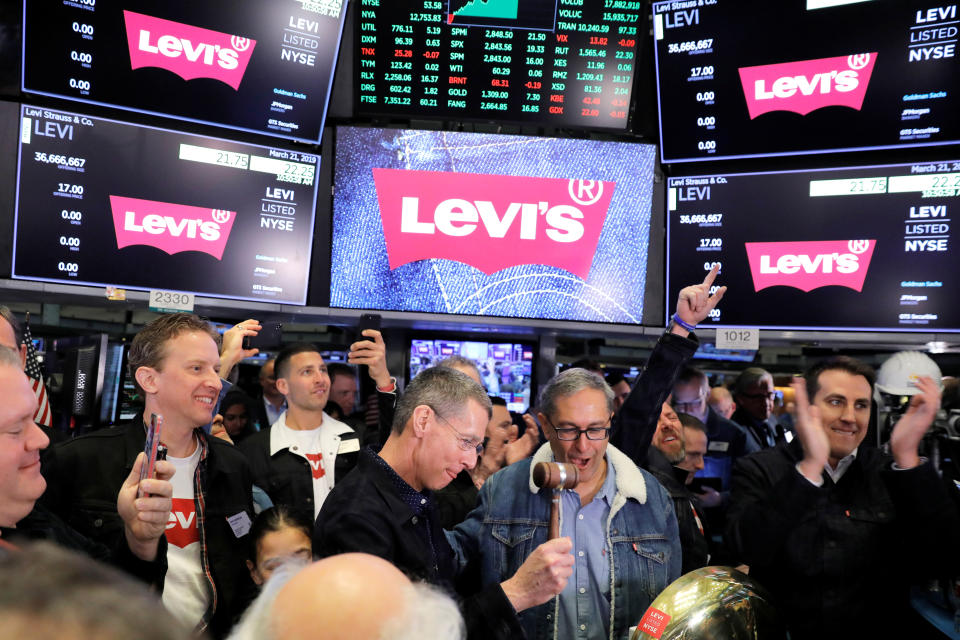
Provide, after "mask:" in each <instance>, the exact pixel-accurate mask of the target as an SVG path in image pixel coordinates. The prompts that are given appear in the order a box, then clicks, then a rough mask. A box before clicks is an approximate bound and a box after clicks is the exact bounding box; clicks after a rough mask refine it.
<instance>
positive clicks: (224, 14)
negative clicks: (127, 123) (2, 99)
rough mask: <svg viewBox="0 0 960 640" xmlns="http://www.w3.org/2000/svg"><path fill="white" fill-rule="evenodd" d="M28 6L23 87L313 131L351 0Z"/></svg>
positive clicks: (154, 110)
mask: <svg viewBox="0 0 960 640" xmlns="http://www.w3.org/2000/svg"><path fill="white" fill-rule="evenodd" d="M23 7H24V9H23V11H24V17H23V90H24V91H27V92H31V93H38V94H42V95H49V96H55V97H58V98H67V99H69V100H79V101H81V102H88V103H92V104H102V105H108V106H113V107H118V108H120V109H129V110H131V111H139V112H143V113H151V114H156V115H161V116H169V117H173V118H180V119H183V120H190V121H193V122H201V123H206V124H213V125H219V126H223V127H229V128H231V129H239V130H243V131H251V132H254V133H262V134H266V135H270V136H278V137H282V138H290V139H293V140H300V141H304V142H317V141H319V140H320V133H321V131H322V130H323V120H324V117H325V115H326V110H327V101H328V97H329V94H330V87H331V85H332V82H333V70H334V66H335V64H336V58H337V51H338V49H339V46H340V34H341V32H342V30H343V20H344V15H345V8H346V0H229V1H228V0H147V1H139V2H132V1H130V0H126V1H125V0H64V1H63V2H37V1H36V0H24V2H23Z"/></svg>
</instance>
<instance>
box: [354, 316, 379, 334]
mask: <svg viewBox="0 0 960 640" xmlns="http://www.w3.org/2000/svg"><path fill="white" fill-rule="evenodd" d="M381 320H382V318H381V317H380V314H379V313H364V314H362V315H361V316H360V321H359V322H358V323H357V340H363V339H364V338H365V337H366V336H364V335H363V332H364V331H366V330H367V329H373V330H375V331H380V323H381Z"/></svg>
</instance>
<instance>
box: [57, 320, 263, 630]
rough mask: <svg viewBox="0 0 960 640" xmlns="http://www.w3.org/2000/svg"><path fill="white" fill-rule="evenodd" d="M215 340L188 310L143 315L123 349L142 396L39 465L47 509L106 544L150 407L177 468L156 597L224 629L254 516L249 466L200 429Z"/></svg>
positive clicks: (203, 625) (213, 386) (236, 600)
mask: <svg viewBox="0 0 960 640" xmlns="http://www.w3.org/2000/svg"><path fill="white" fill-rule="evenodd" d="M218 341H219V336H218V334H217V332H216V330H215V329H213V327H212V326H211V325H210V324H209V323H208V322H207V321H205V320H203V319H201V318H198V317H196V316H194V315H192V314H187V313H176V314H169V315H164V316H161V317H160V318H158V319H156V320H154V321H153V322H151V323H150V324H148V325H147V326H146V327H144V328H143V330H141V331H140V332H139V333H138V334H137V335H136V337H135V338H134V339H133V342H132V343H131V345H130V351H129V353H128V357H127V360H128V365H129V368H130V373H131V374H132V375H133V378H134V380H135V382H136V385H137V388H138V390H139V391H140V392H141V393H142V394H143V397H144V412H143V414H142V415H140V416H137V417H136V418H135V419H134V420H133V421H132V422H131V423H128V424H125V425H121V426H119V427H114V428H111V429H101V430H98V431H94V432H93V433H91V434H89V435H86V436H83V437H80V438H74V439H73V440H69V441H67V442H64V443H62V444H61V445H59V446H57V447H56V448H55V449H54V450H53V452H52V454H51V455H50V459H49V461H45V462H44V467H43V472H44V475H45V476H46V477H47V479H48V485H49V486H50V488H51V496H50V506H51V507H52V508H53V510H54V511H55V512H56V513H58V515H61V517H63V518H64V519H65V520H67V522H68V523H69V524H70V525H72V526H73V527H74V528H76V529H77V530H79V531H80V532H81V533H84V534H85V535H87V536H88V537H90V538H93V539H95V540H97V541H99V542H104V543H106V544H108V545H110V544H111V542H112V539H113V538H114V537H115V536H116V532H117V530H118V523H119V521H120V518H119V516H118V515H117V513H116V508H115V507H114V505H115V504H116V495H117V491H118V489H119V488H120V486H121V485H122V484H123V481H124V480H125V479H126V478H127V475H128V474H129V472H130V468H131V465H132V464H133V461H134V460H135V459H136V457H137V453H138V452H140V451H143V448H144V442H145V439H146V435H145V424H146V423H147V422H149V420H150V415H151V414H153V413H156V414H159V415H162V416H163V426H162V429H161V434H160V440H161V442H162V443H163V444H164V445H166V447H167V460H168V461H169V462H170V463H171V464H172V465H173V466H174V468H175V469H176V473H175V474H174V477H173V479H172V480H171V483H172V484H173V505H172V508H171V512H170V516H169V520H168V525H167V529H166V532H165V533H166V538H167V543H168V544H167V563H168V569H167V574H166V580H165V582H164V588H163V602H164V604H165V605H166V606H167V608H168V609H169V610H170V611H171V612H172V613H173V614H174V615H176V616H177V617H178V618H179V619H180V620H182V621H183V622H185V623H187V624H189V625H192V626H196V628H197V629H198V630H208V632H209V633H210V635H212V636H213V637H221V636H222V635H224V634H225V632H226V631H227V630H228V629H229V628H230V626H231V625H232V622H233V620H234V619H235V617H236V616H237V615H238V614H239V612H240V611H242V609H243V607H244V606H245V604H246V602H247V601H248V599H249V597H250V595H251V592H252V591H253V586H252V582H251V581H250V580H249V572H248V571H247V569H246V563H245V560H246V555H247V553H246V552H247V544H248V540H249V539H248V535H247V534H248V532H249V529H250V524H251V518H252V517H253V503H252V498H251V490H252V485H253V482H252V478H251V475H250V469H249V465H248V464H247V461H246V458H245V457H244V456H243V455H242V454H241V453H240V452H239V451H237V450H236V448H235V447H234V446H233V445H231V444H228V443H226V442H224V441H222V440H220V439H219V438H213V437H210V436H208V435H207V434H206V433H205V432H204V430H203V429H202V428H201V426H202V425H206V424H208V423H209V422H210V419H211V414H212V412H213V408H214V406H215V405H216V402H217V397H218V395H219V392H220V389H221V380H220V377H219V373H220V372H221V357H220V353H219V350H218V346H217V342H218ZM48 462H49V464H48ZM121 531H122V529H121Z"/></svg>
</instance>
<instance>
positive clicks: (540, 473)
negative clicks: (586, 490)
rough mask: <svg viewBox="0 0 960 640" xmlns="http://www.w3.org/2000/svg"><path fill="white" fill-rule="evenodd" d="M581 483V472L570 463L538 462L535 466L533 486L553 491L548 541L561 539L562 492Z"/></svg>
mask: <svg viewBox="0 0 960 640" xmlns="http://www.w3.org/2000/svg"><path fill="white" fill-rule="evenodd" d="M579 482H580V472H578V471H577V468H576V467H575V466H573V465H572V464H570V463H569V462H538V463H537V464H536V465H534V467H533V484H535V485H537V486H538V487H540V488H541V489H553V499H552V500H551V501H550V529H549V531H548V534H547V535H548V538H547V539H548V540H553V539H554V538H559V537H560V492H561V491H562V490H563V489H573V488H574V487H576V486H577V484H578V483H579Z"/></svg>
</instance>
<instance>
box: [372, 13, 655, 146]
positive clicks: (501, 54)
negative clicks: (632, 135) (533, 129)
mask: <svg viewBox="0 0 960 640" xmlns="http://www.w3.org/2000/svg"><path fill="white" fill-rule="evenodd" d="M359 5H360V7H359V8H360V18H359V20H358V36H357V46H358V48H359V50H358V58H357V77H356V83H357V88H358V94H357V95H358V101H357V105H358V110H359V111H360V112H361V113H363V114H369V115H379V114H386V115H396V116H407V117H412V118H425V117H429V118H443V119H454V120H471V119H472V120H495V121H498V122H502V121H505V120H506V121H514V122H537V123H543V124H544V125H551V126H556V127H589V128H603V129H624V128H626V126H627V115H628V113H629V107H630V95H631V90H632V87H633V78H634V72H635V70H636V57H637V43H638V42H639V40H640V38H641V37H642V36H643V35H644V29H643V27H644V24H645V14H644V12H643V7H644V3H642V2H620V1H619V0H618V1H616V2H614V1H612V0H608V1H607V2H584V1H583V0H427V1H424V0H360V2H359Z"/></svg>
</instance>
